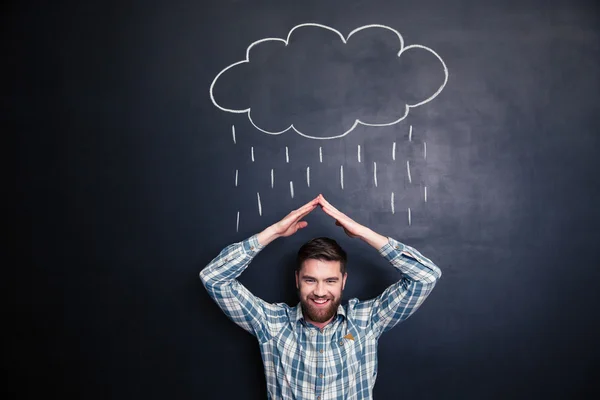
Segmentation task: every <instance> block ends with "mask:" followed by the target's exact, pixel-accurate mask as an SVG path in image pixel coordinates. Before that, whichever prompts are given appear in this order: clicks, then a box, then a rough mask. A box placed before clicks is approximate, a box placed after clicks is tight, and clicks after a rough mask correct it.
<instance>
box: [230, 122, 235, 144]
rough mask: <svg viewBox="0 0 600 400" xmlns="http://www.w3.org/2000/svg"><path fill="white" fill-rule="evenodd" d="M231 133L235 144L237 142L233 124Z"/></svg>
mask: <svg viewBox="0 0 600 400" xmlns="http://www.w3.org/2000/svg"><path fill="white" fill-rule="evenodd" d="M231 135H232V136H233V144H236V142H235V125H231Z"/></svg>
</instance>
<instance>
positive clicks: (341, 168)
mask: <svg viewBox="0 0 600 400" xmlns="http://www.w3.org/2000/svg"><path fill="white" fill-rule="evenodd" d="M340 186H341V187H342V190H343V189H344V166H343V165H340Z"/></svg>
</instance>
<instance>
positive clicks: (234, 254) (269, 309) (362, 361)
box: [200, 235, 442, 400]
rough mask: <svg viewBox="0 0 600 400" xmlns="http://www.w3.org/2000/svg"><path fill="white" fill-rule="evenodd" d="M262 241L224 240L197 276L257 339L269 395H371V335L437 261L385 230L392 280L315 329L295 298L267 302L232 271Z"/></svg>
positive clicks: (421, 288)
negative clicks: (292, 303)
mask: <svg viewBox="0 0 600 400" xmlns="http://www.w3.org/2000/svg"><path fill="white" fill-rule="evenodd" d="M263 247H264V246H262V245H260V243H259V242H258V239H257V236H256V235H254V236H252V237H250V238H249V239H246V240H244V241H242V242H239V243H234V244H231V245H229V246H227V247H226V248H225V249H223V250H222V251H221V253H220V254H219V255H218V256H217V257H216V258H215V259H214V260H212V261H211V262H210V264H208V265H207V266H206V267H205V268H204V269H203V270H202V271H201V272H200V279H201V280H202V283H203V284H204V286H205V287H206V290H207V291H208V294H209V295H210V297H211V298H212V299H213V300H214V301H215V302H216V303H217V305H218V306H219V307H220V308H221V309H222V310H223V312H225V314H226V315H227V316H228V317H229V318H230V319H231V320H232V321H233V322H235V323H236V324H237V325H239V326H240V327H242V328H244V329H245V330H246V331H248V332H250V333H251V334H253V335H254V336H256V338H257V339H258V343H259V345H260V351H261V355H262V359H263V363H264V368H265V376H266V380H267V390H268V393H269V399H286V400H292V399H295V400H300V399H311V400H334V399H335V400H341V399H371V398H372V396H373V394H372V393H373V386H374V385H375V380H376V378H377V342H378V339H379V337H380V336H381V334H382V333H384V332H386V331H388V330H390V329H391V328H393V327H394V326H395V325H396V324H398V323H399V322H402V321H403V320H405V319H407V318H408V317H409V316H410V315H411V314H412V313H414V312H415V311H416V310H417V308H419V306H420V305H421V304H422V303H423V301H424V300H425V299H426V298H427V296H428V295H429V293H431V290H432V289H433V287H434V286H435V283H436V282H437V280H438V279H439V278H440V276H441V274H442V273H441V271H440V269H439V268H438V267H437V266H436V265H435V264H434V263H433V262H431V261H430V260H429V259H427V258H425V257H424V256H423V255H421V253H419V252H418V251H417V250H415V249H414V248H412V247H410V246H407V245H404V244H402V243H400V242H398V241H396V240H394V239H392V238H388V243H386V244H385V245H384V246H383V247H382V248H381V249H380V250H379V253H380V254H381V255H382V256H383V257H385V258H386V259H387V260H388V261H389V262H390V263H391V264H392V266H393V267H394V268H396V269H397V270H399V271H400V272H401V273H402V275H401V277H400V280H399V281H398V282H396V283H394V284H393V285H391V286H390V287H388V288H387V289H385V290H384V291H383V293H381V294H380V295H379V296H377V297H376V298H374V299H371V300H367V301H361V300H358V299H356V298H352V299H350V300H349V301H348V303H347V304H346V305H344V306H342V305H340V306H339V307H338V310H337V315H336V316H335V317H334V319H333V320H332V321H331V322H330V323H329V324H327V325H326V326H325V327H324V328H322V329H318V328H317V327H315V326H314V325H312V324H310V323H308V322H306V321H305V320H304V318H303V317H302V308H301V306H300V303H298V305H297V306H296V307H290V306H288V305H287V304H285V303H275V304H271V303H267V302H266V301H264V300H262V299H260V298H258V297H256V296H254V295H253V294H252V293H250V291H249V290H248V289H246V288H245V287H244V286H243V285H242V284H241V283H240V282H239V281H238V280H237V279H236V278H237V277H238V276H240V274H241V273H242V272H243V271H244V270H245V269H246V267H248V265H249V264H250V262H251V261H252V259H253V258H254V257H255V256H256V255H257V254H258V252H259V251H260V250H262V248H263Z"/></svg>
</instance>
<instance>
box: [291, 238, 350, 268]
mask: <svg viewBox="0 0 600 400" xmlns="http://www.w3.org/2000/svg"><path fill="white" fill-rule="evenodd" d="M311 259H312V260H323V261H339V262H340V270H341V271H342V276H343V275H344V274H345V273H346V261H347V256H346V252H345V251H344V249H342V247H341V246H340V245H339V244H338V243H337V242H336V241H335V240H333V239H330V238H327V237H319V238H315V239H312V240H309V241H308V242H306V243H305V244H303V245H302V247H300V250H298V258H297V259H296V272H300V269H301V268H302V264H303V263H304V261H306V260H311Z"/></svg>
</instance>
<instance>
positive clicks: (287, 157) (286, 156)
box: [285, 146, 290, 163]
mask: <svg viewBox="0 0 600 400" xmlns="http://www.w3.org/2000/svg"><path fill="white" fill-rule="evenodd" d="M285 162H286V163H289V162H290V153H289V152H288V147H287V146H285Z"/></svg>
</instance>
